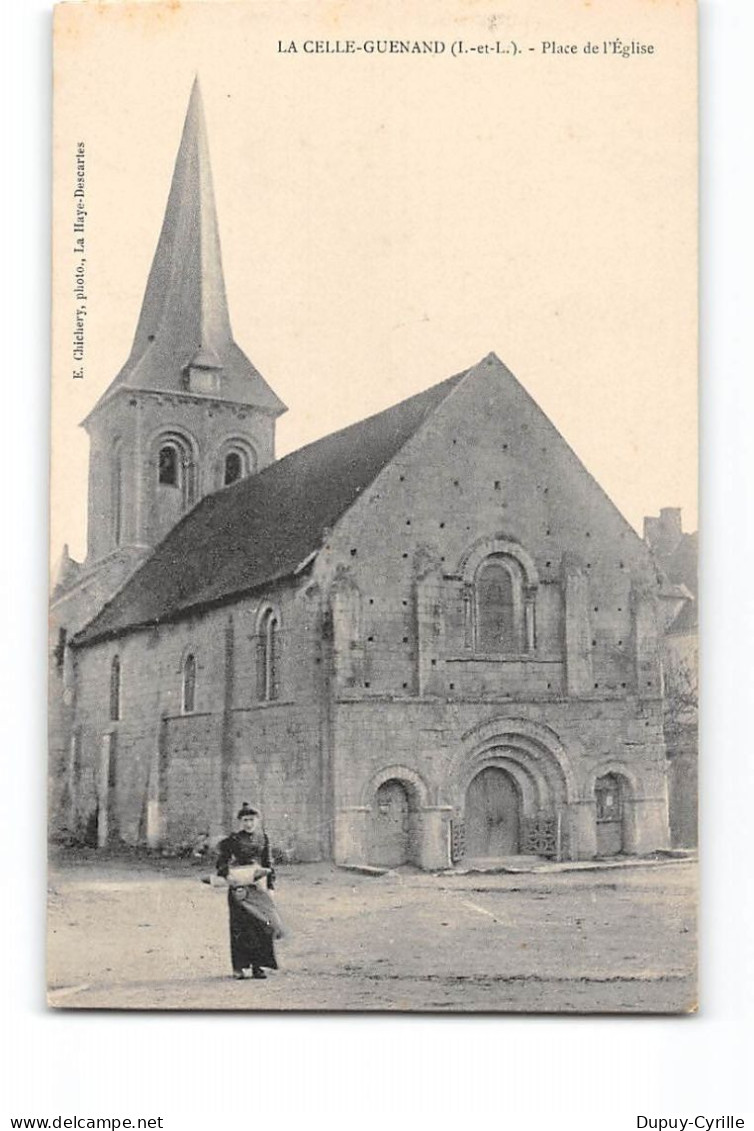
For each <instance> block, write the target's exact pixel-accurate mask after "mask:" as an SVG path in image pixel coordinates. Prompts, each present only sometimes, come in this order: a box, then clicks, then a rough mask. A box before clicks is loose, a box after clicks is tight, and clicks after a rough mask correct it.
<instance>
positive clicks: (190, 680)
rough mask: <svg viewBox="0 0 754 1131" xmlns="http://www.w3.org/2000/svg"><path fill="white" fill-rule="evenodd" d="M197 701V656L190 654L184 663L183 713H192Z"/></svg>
mask: <svg viewBox="0 0 754 1131" xmlns="http://www.w3.org/2000/svg"><path fill="white" fill-rule="evenodd" d="M195 703H196V657H195V656H193V655H188V656H187V657H186V659H185V661H184V664H183V713H184V715H191V714H193V712H194V709H195Z"/></svg>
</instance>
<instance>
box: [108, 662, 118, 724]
mask: <svg viewBox="0 0 754 1131" xmlns="http://www.w3.org/2000/svg"><path fill="white" fill-rule="evenodd" d="M119 718H120V657H119V656H113V659H112V663H111V664H110V721H111V722H114V723H117V721H118V719H119Z"/></svg>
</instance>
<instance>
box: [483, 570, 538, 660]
mask: <svg viewBox="0 0 754 1131" xmlns="http://www.w3.org/2000/svg"><path fill="white" fill-rule="evenodd" d="M475 589H476V594H475V595H476V610H475V611H476V647H477V650H478V651H480V652H487V653H500V652H516V653H517V652H523V651H524V649H525V639H526V634H525V624H524V593H523V577H522V573H521V567H520V566H519V564H518V562H516V561H515V559H513V558H508V557H505V556H502V555H500V556H497V555H495V556H492V557H489V558H487V559H486V560H485V561H483V562H482V564H481V565H480V566H479V569H478V570H477V574H476V583H475Z"/></svg>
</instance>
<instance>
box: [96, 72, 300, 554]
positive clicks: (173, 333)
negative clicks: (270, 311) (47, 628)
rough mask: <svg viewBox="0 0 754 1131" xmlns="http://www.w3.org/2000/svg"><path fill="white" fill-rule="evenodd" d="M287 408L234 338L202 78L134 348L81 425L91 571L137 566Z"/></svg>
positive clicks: (248, 455)
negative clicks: (110, 565)
mask: <svg viewBox="0 0 754 1131" xmlns="http://www.w3.org/2000/svg"><path fill="white" fill-rule="evenodd" d="M284 411H285V405H284V404H283V403H282V401H280V400H279V398H278V397H277V396H276V395H275V393H274V392H273V391H272V389H271V388H270V387H269V385H268V384H267V383H266V381H265V380H264V378H263V377H262V375H261V374H260V373H259V371H258V370H257V369H256V367H255V366H254V365H253V364H252V362H251V361H250V360H249V359H248V358H247V357H246V355H245V354H244V353H243V351H242V350H241V348H240V347H239V346H238V345H237V344H236V342H235V340H234V338H233V331H232V329H231V325H230V317H229V313H228V304H227V299H226V294H225V280H224V277H223V268H222V257H221V251H220V238H219V233H218V226H217V215H216V210H215V198H214V190H213V187H212V171H211V168H210V159H209V147H208V144H207V133H206V127H205V122H204V110H203V106H202V97H201V92H200V88H199V82H198V80H195V81H194V85H193V88H192V91H191V97H190V100H189V105H188V110H187V113H186V120H185V123H184V126H183V134H182V136H181V141H180V145H179V148H178V155H177V157H176V161H175V168H174V171H173V179H172V183H171V186H170V192H169V195H168V201H167V206H166V209H165V217H164V220H163V223H162V229H161V231H160V235H159V239H158V241H157V248H156V251H155V254H154V259H153V261H152V267H151V270H150V272H149V277H148V279H147V285H146V290H145V293H144V299H143V302H142V307H141V313H140V315H139V321H138V324H137V327H136V334H135V336H134V341H133V345H132V347H131V352H130V354H129V356H128V359H127V360H126V363H125V365H124V366H123V368H122V369H121V370H120V372H119V373H118V374H117V376H116V377H115V380H114V381H113V382H112V383H111V385H110V386H109V388H108V389H107V391H106V392H105V393H104V394H103V396H102V397H101V398H100V400H99V401H98V402H97V404H96V405H95V406H94V408H93V409H92V411H91V412H90V413H89V415H88V416H87V417H86V419H85V420H84V421H83V426H84V428H86V430H87V432H88V434H89V440H90V455H89V510H88V547H87V559H86V562H85V564H84V568H85V569H90V568H91V567H94V566H96V565H97V564H98V563H99V562H102V561H103V559H106V558H110V557H111V556H112V555H116V556H118V557H121V558H123V557H125V558H127V559H132V561H133V566H135V565H136V564H137V562H138V561H140V560H141V558H142V557H143V556H144V555H145V553H146V552H148V551H149V550H150V549H151V548H152V547H153V546H155V545H156V544H157V542H159V541H161V540H162V538H164V536H165V535H166V534H167V533H168V531H169V530H170V528H171V527H172V526H174V525H175V523H176V522H178V521H179V519H180V518H181V517H182V516H183V515H184V514H185V513H186V511H188V510H189V509H190V508H191V507H192V506H194V504H195V503H197V502H198V501H199V499H200V498H202V497H203V496H204V495H207V494H209V493H210V492H212V491H216V490H219V489H221V488H223V487H225V486H228V485H230V484H232V483H233V482H235V481H236V480H237V479H240V478H242V477H244V476H246V475H251V474H253V473H254V472H256V471H259V470H261V469H262V468H263V467H265V466H267V464H269V463H270V462H271V461H272V460H273V459H274V458H275V421H276V419H277V417H278V416H279V415H280V414H281V413H282V412H284Z"/></svg>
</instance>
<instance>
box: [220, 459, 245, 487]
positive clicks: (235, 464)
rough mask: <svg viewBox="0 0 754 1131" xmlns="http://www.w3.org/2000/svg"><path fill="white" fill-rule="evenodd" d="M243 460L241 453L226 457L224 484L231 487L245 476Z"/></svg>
mask: <svg viewBox="0 0 754 1131" xmlns="http://www.w3.org/2000/svg"><path fill="white" fill-rule="evenodd" d="M243 473H244V472H243V459H242V457H241V453H240V452H228V454H227V455H226V457H225V468H224V472H223V484H224V486H225V487H229V486H230V485H231V483H235V482H236V480H237V479H241V477H242V476H243Z"/></svg>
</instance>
